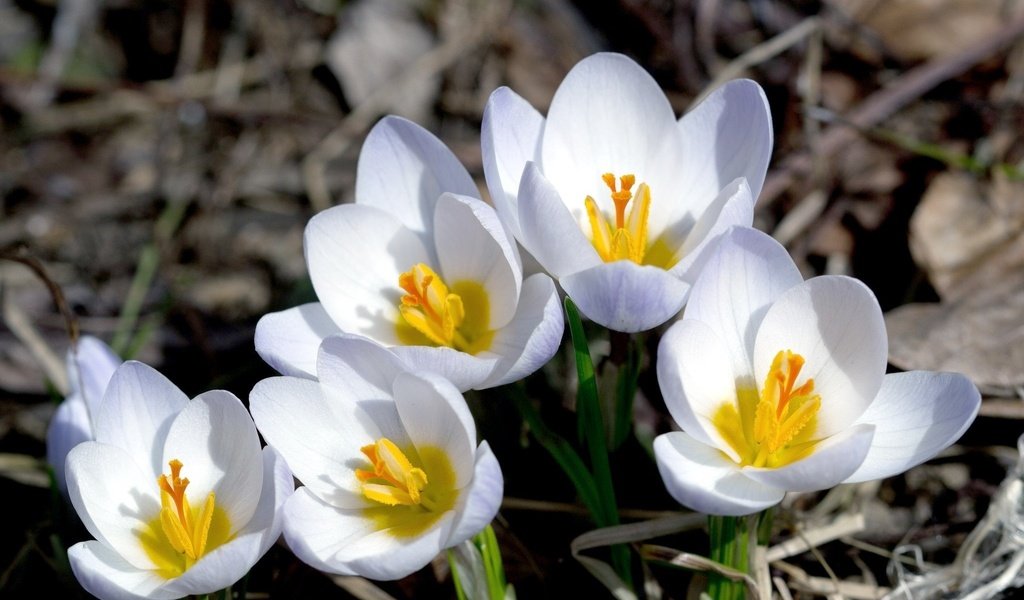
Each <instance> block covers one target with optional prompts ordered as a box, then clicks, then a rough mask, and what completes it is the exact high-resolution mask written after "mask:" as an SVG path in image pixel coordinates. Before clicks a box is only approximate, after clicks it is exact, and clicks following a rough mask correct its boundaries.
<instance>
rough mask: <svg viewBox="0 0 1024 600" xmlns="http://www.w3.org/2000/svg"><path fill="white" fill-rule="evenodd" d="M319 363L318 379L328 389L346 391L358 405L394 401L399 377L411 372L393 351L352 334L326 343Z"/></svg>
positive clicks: (321, 348)
mask: <svg viewBox="0 0 1024 600" xmlns="http://www.w3.org/2000/svg"><path fill="white" fill-rule="evenodd" d="M317 360H318V362H317V377H318V378H319V379H320V383H321V384H323V385H324V387H325V389H326V388H331V389H332V391H333V389H339V390H341V389H344V390H345V391H346V392H350V394H348V397H350V398H353V399H354V400H355V401H358V400H360V399H364V398H391V387H392V383H393V382H394V380H395V377H396V376H398V374H399V373H402V372H405V371H408V370H409V369H408V367H407V366H406V364H405V363H404V362H403V361H402V359H400V358H399V357H398V355H396V354H395V353H394V352H392V351H391V350H389V349H387V348H385V347H384V346H381V345H380V344H378V343H376V342H374V341H372V340H369V339H367V338H364V337H361V336H357V335H350V334H342V335H334V336H331V337H329V338H327V339H325V340H324V342H323V344H321V346H320V353H319V356H318V359H317Z"/></svg>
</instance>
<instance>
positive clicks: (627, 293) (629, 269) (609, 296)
mask: <svg viewBox="0 0 1024 600" xmlns="http://www.w3.org/2000/svg"><path fill="white" fill-rule="evenodd" d="M558 282H559V283H560V284H561V285H562V289H564V290H565V293H566V294H568V295H569V297H570V298H572V300H573V302H575V303H576V305H577V306H578V307H579V309H580V312H582V313H583V314H584V315H586V316H587V317H588V318H589V319H591V320H592V321H594V322H596V323H598V324H600V325H603V326H605V327H607V328H608V329H612V330H614V331H625V332H627V333H635V332H638V331H646V330H648V329H652V328H654V327H657V326H658V325H661V324H662V323H664V322H665V321H668V320H669V319H671V318H672V317H674V316H675V315H676V313H678V312H679V311H680V310H681V309H682V308H683V304H684V303H685V302H686V295H687V293H688V292H689V291H690V285H689V284H688V283H685V282H683V281H680V280H679V279H678V278H676V277H673V276H672V275H671V274H670V273H668V272H667V271H665V270H664V269H659V268H658V267H648V266H640V265H637V264H636V263H634V262H631V261H628V260H620V261H616V262H612V263H601V264H599V265H597V266H596V267H592V268H590V269H587V270H585V271H580V272H579V273H573V274H572V275H567V276H564V277H561V278H559V280H558Z"/></svg>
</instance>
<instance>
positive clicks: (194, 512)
mask: <svg viewBox="0 0 1024 600" xmlns="http://www.w3.org/2000/svg"><path fill="white" fill-rule="evenodd" d="M168 464H169V466H170V468H171V475H170V477H168V476H167V475H161V476H160V477H158V478H157V485H158V486H159V487H160V505H161V508H160V513H159V515H157V516H156V517H155V518H154V519H152V520H151V521H150V522H149V523H147V526H146V527H145V529H143V531H141V532H139V540H140V542H141V543H142V547H143V549H144V550H145V551H146V554H147V555H148V556H149V557H150V559H152V560H153V562H154V564H156V566H157V569H158V571H159V572H160V573H161V575H163V576H164V577H166V578H168V579H170V578H173V577H177V576H179V575H181V574H182V573H184V572H185V571H187V570H188V569H189V568H190V567H191V566H192V565H193V564H195V562H196V561H197V560H199V559H200V558H202V557H203V555H205V554H206V553H207V552H208V551H210V550H213V549H214V548H217V547H219V546H221V545H222V544H224V543H225V542H227V541H228V540H229V539H230V538H231V523H230V521H229V519H228V516H227V513H225V512H224V509H222V508H221V507H219V506H217V502H216V498H215V495H214V493H213V492H210V493H209V495H207V496H206V500H205V501H203V503H202V506H200V507H195V508H193V507H192V506H191V505H190V504H189V501H188V497H187V496H186V495H185V488H187V487H188V483H189V481H188V478H187V477H186V478H182V477H181V468H182V466H183V465H182V463H181V461H180V460H177V459H174V460H171V461H170V462H169V463H168Z"/></svg>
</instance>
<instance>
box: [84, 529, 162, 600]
mask: <svg viewBox="0 0 1024 600" xmlns="http://www.w3.org/2000/svg"><path fill="white" fill-rule="evenodd" d="M68 561H69V562H70V563H71V571H72V572H73V573H74V574H75V578H76V579H78V583H80V584H81V585H82V587H83V588H85V591H87V592H89V593H90V594H92V595H93V596H96V597H97V598H102V599H103V600H144V599H149V600H169V599H171V598H179V597H180V596H179V595H175V594H174V593H173V592H170V591H167V590H165V589H162V586H163V585H164V584H166V583H167V580H166V579H164V578H163V577H160V576H159V575H157V574H156V571H151V570H147V569H139V568H137V567H135V566H133V565H132V564H131V563H129V562H127V561H125V560H124V559H123V558H121V556H120V555H119V554H118V553H117V552H115V551H114V550H112V549H111V548H109V547H108V546H105V545H103V543H102V542H99V541H96V540H89V541H88V542H79V543H77V544H75V545H74V546H72V547H70V548H68Z"/></svg>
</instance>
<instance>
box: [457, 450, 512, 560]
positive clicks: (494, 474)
mask: <svg viewBox="0 0 1024 600" xmlns="http://www.w3.org/2000/svg"><path fill="white" fill-rule="evenodd" d="M504 493H505V480H504V478H503V476H502V474H501V466H500V465H499V464H498V459H497V458H495V457H494V453H493V452H491V447H490V446H489V445H488V444H487V442H481V443H480V447H478V448H477V449H476V466H475V467H474V470H473V481H472V482H471V483H470V484H469V487H467V488H466V489H464V490H462V493H461V494H460V497H459V508H458V510H457V513H458V516H457V517H456V519H455V525H454V529H453V530H452V533H451V537H450V538H449V539H448V542H447V543H446V544H445V547H446V548H451V547H452V546H456V545H458V544H461V543H462V542H464V541H466V540H468V539H469V538H471V537H473V536H474V535H476V534H478V533H480V532H481V531H483V529H484V527H487V525H488V524H490V522H491V521H493V520H494V517H495V515H497V514H498V509H499V508H501V499H502V497H503V495H504Z"/></svg>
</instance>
